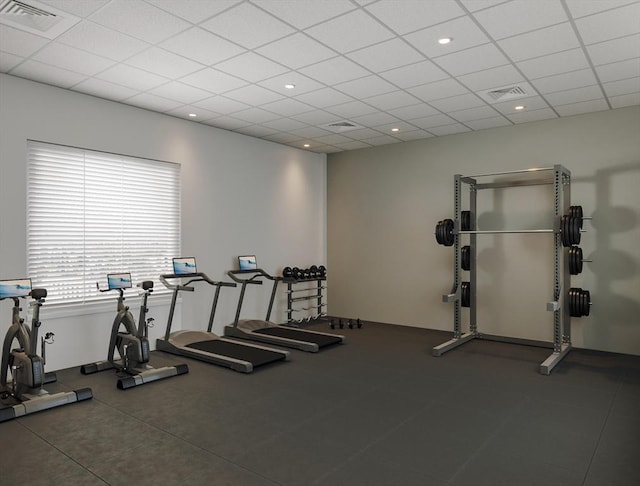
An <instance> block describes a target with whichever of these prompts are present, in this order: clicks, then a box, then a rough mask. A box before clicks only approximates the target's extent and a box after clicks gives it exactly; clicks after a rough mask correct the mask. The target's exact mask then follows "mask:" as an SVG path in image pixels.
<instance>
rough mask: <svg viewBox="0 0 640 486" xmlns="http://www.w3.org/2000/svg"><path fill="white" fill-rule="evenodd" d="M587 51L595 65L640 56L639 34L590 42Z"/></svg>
mask: <svg viewBox="0 0 640 486" xmlns="http://www.w3.org/2000/svg"><path fill="white" fill-rule="evenodd" d="M587 52H588V53H589V57H590V58H591V62H593V64H594V65H595V66H598V65H600V64H609V63H612V62H615V61H624V60H626V59H632V58H634V57H640V34H634V35H629V36H625V37H621V38H619V39H614V40H610V41H605V42H600V43H598V44H592V45H590V46H587Z"/></svg>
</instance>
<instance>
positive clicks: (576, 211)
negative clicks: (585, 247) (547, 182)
mask: <svg viewBox="0 0 640 486" xmlns="http://www.w3.org/2000/svg"><path fill="white" fill-rule="evenodd" d="M569 215H570V216H572V217H573V218H577V219H578V225H579V226H580V229H582V218H583V213H582V206H570V207H569Z"/></svg>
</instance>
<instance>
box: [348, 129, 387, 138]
mask: <svg viewBox="0 0 640 486" xmlns="http://www.w3.org/2000/svg"><path fill="white" fill-rule="evenodd" d="M347 133H348V134H349V138H352V139H354V140H366V139H367V138H373V137H379V136H380V132H378V131H376V130H373V129H371V128H360V129H358V130H349V131H348V132H347Z"/></svg>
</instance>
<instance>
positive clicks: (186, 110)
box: [166, 105, 221, 121]
mask: <svg viewBox="0 0 640 486" xmlns="http://www.w3.org/2000/svg"><path fill="white" fill-rule="evenodd" d="M194 112H197V117H196V118H193V117H192V116H191V115H190V114H191V113H194ZM166 113H167V115H171V116H176V117H179V118H184V119H185V120H194V119H196V120H198V121H207V120H210V119H212V118H217V117H219V116H221V115H220V113H214V112H213V111H207V110H203V109H202V108H198V107H196V106H192V105H182V106H179V107H178V108H175V109H173V110H169V111H167V112H166Z"/></svg>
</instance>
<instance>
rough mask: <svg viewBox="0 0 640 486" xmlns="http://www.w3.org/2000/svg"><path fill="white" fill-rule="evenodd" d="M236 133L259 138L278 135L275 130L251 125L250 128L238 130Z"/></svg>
mask: <svg viewBox="0 0 640 486" xmlns="http://www.w3.org/2000/svg"><path fill="white" fill-rule="evenodd" d="M235 131H236V132H239V133H243V134H245V135H249V136H251V137H258V138H260V137H266V136H267V135H273V134H274V133H277V130H274V129H273V128H267V127H263V126H261V125H249V126H248V127H241V128H237V129H236V130H235Z"/></svg>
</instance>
